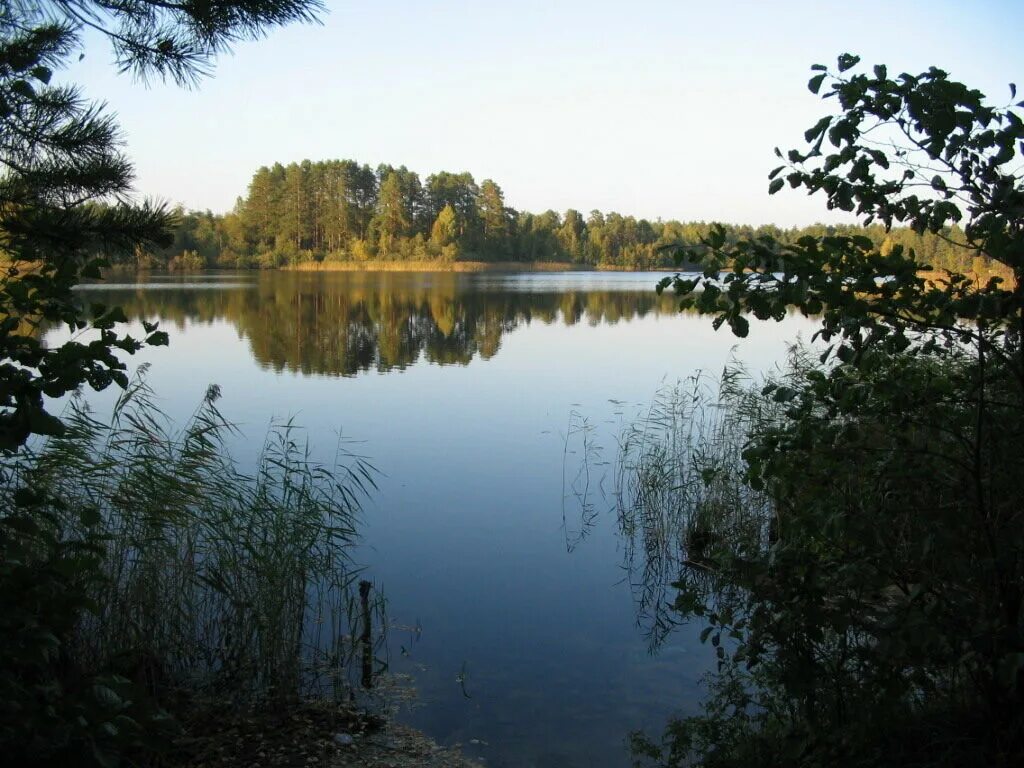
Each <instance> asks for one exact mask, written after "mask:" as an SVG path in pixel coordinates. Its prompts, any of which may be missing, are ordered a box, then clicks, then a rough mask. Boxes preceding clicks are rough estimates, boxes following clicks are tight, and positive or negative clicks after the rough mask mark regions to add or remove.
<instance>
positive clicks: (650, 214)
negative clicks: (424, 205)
mask: <svg viewBox="0 0 1024 768" xmlns="http://www.w3.org/2000/svg"><path fill="white" fill-rule="evenodd" d="M1022 29H1024V2H1022V1H1021V0H1002V1H996V0H992V1H991V2H986V1H984V0H973V1H970V2H968V1H967V0H959V1H958V2H951V1H948V0H927V2H917V1H916V0H907V1H904V2H899V1H897V0H890V1H889V2H875V0H860V1H858V2H854V1H853V0H846V2H833V1H832V0H818V1H817V2H803V1H802V0H801V1H798V0H775V1H774V2H764V1H763V0H762V1H760V2H727V1H725V0H723V1H722V2H717V3H712V2H693V1H691V0H676V1H675V2H654V1H653V0H651V1H647V0H632V1H631V2H617V3H611V2H603V0H587V1H586V2H583V1H579V0H545V1H543V2H535V1H534V0H521V1H520V2H515V3H500V4H499V3H495V2H491V1H490V0H485V1H484V2H481V1H480V0H476V1H475V2H474V1H471V0H466V1H458V2H457V1H454V0H453V1H451V2H423V1H422V0H421V1H420V2H416V1H415V0H406V1H404V2H399V1H398V0H354V1H352V0H327V12H326V13H325V14H323V17H322V24H321V25H312V26H310V25H306V26H290V27H285V28H281V29H274V30H271V31H270V33H269V35H268V36H267V37H266V38H265V39H262V40H258V41H254V42H246V43H243V44H240V45H238V46H236V47H235V49H234V51H233V52H232V53H231V54H229V55H225V56H222V57H221V58H220V59H219V60H218V63H217V67H216V70H215V73H214V75H213V76H212V77H210V78H206V79H204V80H203V81H202V82H201V83H200V84H199V86H198V87H197V88H195V89H191V90H185V89H181V88H179V87H177V86H175V85H173V84H163V83H160V82H157V83H150V84H149V85H148V86H147V85H145V84H141V83H138V82H134V81H133V80H132V78H131V77H130V76H127V75H119V74H117V72H116V68H115V67H114V66H113V63H112V60H113V55H112V53H111V51H110V49H109V47H108V46H107V45H106V44H105V42H104V41H103V40H101V39H97V38H96V37H95V36H87V37H86V38H85V54H86V55H85V57H84V58H83V59H82V60H81V61H80V62H78V63H76V64H74V65H73V66H71V67H69V69H68V70H67V71H66V73H64V77H65V79H67V80H70V81H74V82H77V83H80V84H81V85H82V86H83V88H84V90H85V93H86V94H87V95H88V96H89V97H91V98H94V99H96V100H101V101H105V102H106V103H107V105H108V107H109V109H110V110H111V111H113V112H114V113H116V114H117V116H118V119H119V122H120V124H121V126H122V129H123V134H124V137H125V140H126V151H127V154H128V155H129V157H131V158H132V160H133V161H134V163H135V168H136V184H135V188H136V191H137V193H138V195H139V196H141V197H150V198H155V199H158V200H162V201H167V202H171V203H181V204H183V205H184V206H185V207H187V208H192V209H200V210H205V209H210V210H213V211H215V212H225V211H228V210H230V209H231V208H232V207H233V206H234V204H235V201H236V199H237V198H238V197H239V196H243V195H244V194H245V192H246V188H247V186H248V183H249V180H250V179H251V177H252V174H253V172H254V171H255V170H256V169H257V168H258V167H260V166H261V165H271V164H273V163H274V162H281V163H284V164H287V163H289V162H293V161H300V160H302V159H305V158H308V159H310V160H327V159H336V158H350V159H353V160H357V161H359V162H361V163H363V162H365V163H369V164H370V165H371V166H376V165H377V164H378V163H389V164H391V165H395V166H398V165H405V166H407V167H409V168H410V169H411V170H414V171H417V172H419V174H420V175H421V177H423V178H425V177H426V176H427V175H429V174H430V173H433V172H436V171H439V170H447V171H453V172H461V171H469V172H471V173H472V174H473V175H474V177H475V178H476V180H477V181H478V182H479V181H481V180H483V179H485V178H492V179H494V180H495V181H496V182H497V183H498V184H499V185H500V186H501V187H502V189H503V190H504V192H505V201H506V204H507V205H511V206H512V207H514V208H516V209H519V210H528V211H533V212H540V211H544V210H547V209H549V208H550V209H554V210H557V211H564V210H566V209H567V208H576V209H578V210H581V211H583V212H588V211H590V210H592V209H599V210H602V211H605V212H607V211H618V212H620V213H622V214H632V215H635V216H638V217H646V218H649V219H656V218H664V219H680V220H684V221H697V220H701V221H712V220H714V221H729V222H737V223H748V224H764V223H775V224H779V225H782V226H798V225H802V224H809V223H813V222H816V221H825V222H832V221H841V220H843V219H840V218H838V217H837V215H836V214H830V213H829V212H828V211H826V210H825V207H824V204H823V202H822V200H821V198H820V197H811V198H808V197H807V196H806V195H805V194H804V193H803V192H801V191H791V190H788V189H787V190H785V191H783V192H781V193H779V194H777V195H775V196H772V197H769V196H768V194H767V184H768V182H767V174H768V172H769V171H770V170H771V169H772V168H773V167H775V165H776V164H777V163H776V162H775V160H776V158H775V156H774V154H773V148H774V147H776V146H780V147H782V148H783V149H789V148H793V147H799V146H800V145H801V144H802V141H803V139H802V136H803V131H804V130H805V129H807V128H808V127H810V126H811V125H812V124H814V123H815V122H816V121H817V119H818V118H819V117H821V116H822V115H824V114H828V113H829V111H830V110H832V109H834V107H833V104H832V102H822V101H821V100H820V99H819V98H818V97H815V96H813V95H812V94H811V93H810V92H809V91H808V90H807V87H806V83H807V80H808V77H809V74H810V72H809V68H810V65H811V64H814V63H818V62H820V63H828V64H833V63H834V62H835V58H836V56H837V55H838V54H840V53H843V52H850V53H855V54H858V55H860V56H861V57H862V59H863V61H864V63H865V64H875V63H885V64H887V65H888V66H889V69H890V72H901V71H911V72H920V71H922V70H924V69H927V68H928V67H930V66H933V65H934V66H938V67H941V68H942V69H945V70H947V71H948V72H950V73H951V75H952V76H953V77H954V78H955V79H958V80H960V81H962V82H965V83H967V84H968V85H970V86H972V87H975V88H979V89H981V90H982V91H983V92H984V93H986V94H988V96H989V97H990V98H991V99H992V101H993V102H996V103H1006V102H1007V101H1008V100H1009V91H1008V86H1007V84H1008V83H1010V82H1018V83H1021V85H1022V89H1024V46H1021V45H1020V32H1021V30H1022Z"/></svg>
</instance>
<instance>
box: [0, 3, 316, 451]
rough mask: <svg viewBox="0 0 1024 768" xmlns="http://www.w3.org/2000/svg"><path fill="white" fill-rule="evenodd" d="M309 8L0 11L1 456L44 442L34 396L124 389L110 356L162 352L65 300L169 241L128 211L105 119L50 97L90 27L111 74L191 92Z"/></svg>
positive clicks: (46, 7) (306, 15) (68, 97)
mask: <svg viewBox="0 0 1024 768" xmlns="http://www.w3.org/2000/svg"><path fill="white" fill-rule="evenodd" d="M319 7H320V6H319V4H318V2H316V0H286V2H278V1H277V0H231V1H230V2H220V3H193V2H188V3H182V4H169V3H163V2H156V0H128V1H127V2H118V3H109V2H97V1H96V0H81V1H79V0H74V1H72V0H49V1H45V0H43V1H41V2H34V1H30V0H19V1H18V2H11V3H4V5H3V7H2V9H0V258H2V260H3V276H2V278H0V280H2V282H0V361H2V363H0V450H6V451H10V450H14V449H16V448H17V447H18V446H20V445H22V444H23V443H24V442H25V440H26V439H27V438H28V436H29V435H30V434H33V433H36V434H57V433H59V431H60V429H61V424H60V422H59V420H57V419H55V418H54V417H53V416H52V415H50V414H48V413H47V412H46V410H45V406H44V397H51V398H55V397H60V396H62V395H64V394H66V393H68V392H70V391H73V390H74V389H76V388H77V387H78V386H79V385H81V384H88V385H89V386H91V387H93V388H94V389H104V388H106V387H107V386H109V385H110V384H111V383H116V384H118V385H120V386H122V387H124V386H126V384H127V377H126V374H125V365H124V362H123V360H122V359H121V358H120V357H119V356H118V353H129V354H131V353H134V352H136V351H138V350H139V349H140V348H141V347H142V346H143V345H144V344H165V343H166V342H167V337H166V335H165V334H164V333H163V332H162V331H159V330H157V328H156V327H155V326H147V327H146V334H145V337H144V339H135V338H132V337H131V336H130V335H128V334H124V333H121V332H119V330H118V324H119V323H121V322H123V320H124V318H123V316H122V315H121V314H120V312H119V311H118V310H116V309H108V308H106V307H98V308H96V309H95V312H94V314H93V316H92V317H88V316H86V315H85V314H84V312H83V310H82V308H81V307H80V305H79V303H78V302H77V300H76V297H75V295H74V294H73V292H72V288H73V287H74V285H75V284H76V283H78V282H80V281H81V279H82V278H86V277H98V276H99V268H100V267H101V266H103V265H104V264H106V263H108V262H109V261H111V260H117V259H123V258H125V257H130V256H132V255H133V254H134V253H136V252H138V251H140V250H143V251H144V250H147V249H152V248H154V247H156V246H159V245H166V244H167V243H168V242H169V237H168V228H169V225H170V224H171V223H172V221H173V218H172V215H171V213H170V212H169V211H167V210H166V209H164V208H162V207H160V206H152V205H150V204H145V203H144V204H141V205H140V204H134V203H132V202H131V201H130V199H129V192H130V186H131V181H132V168H131V164H130V163H129V162H128V161H127V159H126V158H125V157H124V156H123V155H122V154H121V151H120V148H119V145H120V143H121V142H120V137H119V135H118V131H117V129H116V126H115V125H114V122H113V120H112V118H111V117H110V116H109V115H105V114H104V113H103V110H102V108H101V107H99V106H98V105H96V104H91V103H89V102H87V101H86V100H85V99H84V98H83V96H82V94H81V92H80V91H79V90H78V89H77V88H75V87H73V86H66V85H54V84H51V80H52V78H53V75H54V71H55V70H56V69H58V68H59V67H60V66H62V65H63V63H64V62H65V61H66V60H67V59H68V58H69V57H70V56H71V55H73V53H74V52H75V51H76V49H78V48H80V45H81V41H80V32H81V30H82V29H83V28H89V29H92V30H95V31H98V32H99V33H101V34H103V35H104V36H105V37H106V38H107V39H108V40H109V41H110V42H111V44H112V46H113V48H114V52H115V55H116V58H117V62H118V64H119V66H120V68H121V69H122V70H127V71H131V72H133V73H134V74H136V75H137V76H139V77H142V78H145V77H148V76H150V75H156V76H160V77H170V78H172V79H174V80H176V81H177V82H179V83H190V82H193V81H194V80H195V78H197V77H198V76H199V75H201V74H203V73H204V72H205V71H206V70H207V69H208V67H209V65H210V63H211V61H212V58H213V56H214V55H215V54H216V53H218V52H221V51H223V50H224V49H225V48H226V47H227V46H229V45H230V44H231V43H232V42H235V41H237V40H239V39H243V38H252V37H257V36H259V35H261V34H262V33H263V32H264V31H265V30H266V29H267V27H269V26H273V25H276V24H281V23H286V22H290V21H296V20H300V21H301V20H309V19H311V18H312V14H313V13H314V12H315V11H316V10H317V9H318V8H319ZM40 321H46V322H48V323H61V324H65V325H67V326H68V327H70V329H71V330H72V331H73V332H77V331H82V330H83V329H85V328H89V327H91V328H93V329H95V330H96V331H98V338H94V339H93V340H91V341H89V342H88V343H83V342H80V341H78V340H71V341H68V342H67V343H65V344H64V345H62V346H61V347H60V348H57V349H46V348H45V347H43V345H42V343H41V342H40V339H39V337H38V334H37V333H35V328H36V326H37V324H38V323H39V322H40Z"/></svg>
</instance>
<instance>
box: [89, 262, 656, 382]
mask: <svg viewBox="0 0 1024 768" xmlns="http://www.w3.org/2000/svg"><path fill="white" fill-rule="evenodd" d="M244 279H246V280H249V279H253V278H251V277H248V276H246V277H245V278H244ZM204 287H208V288H211V289H210V290H192V289H190V288H188V287H187V286H183V285H181V284H174V283H170V282H167V281H161V279H160V278H152V282H150V283H148V284H146V283H140V284H137V285H135V286H132V287H125V288H116V287H111V288H109V289H108V288H94V289H92V290H89V291H87V292H86V293H85V297H86V298H87V300H88V301H91V302H101V303H104V304H108V305H119V306H121V307H122V308H123V309H124V311H125V313H126V314H127V315H128V316H129V318H133V319H139V318H150V319H151V318H159V319H161V320H162V321H163V323H164V327H165V328H170V326H172V325H177V327H178V328H179V329H181V328H184V327H185V325H186V324H190V323H212V322H224V321H227V322H230V323H232V324H233V325H234V326H235V328H236V329H237V330H238V333H239V335H240V336H242V337H243V338H245V339H247V340H248V342H249V344H250V347H251V350H252V354H253V357H254V358H255V359H256V361H257V362H258V363H259V364H260V365H261V366H263V367H265V368H270V369H273V370H275V371H294V372H301V373H304V374H327V375H333V376H354V375H357V374H359V373H361V372H365V371H380V372H384V371H392V370H401V369H404V368H406V367H407V366H409V365H412V364H413V363H415V362H417V361H419V360H421V359H424V360H427V361H429V362H431V363H435V364H439V365H467V364H468V363H469V362H470V361H472V360H473V359H475V358H480V359H483V360H488V359H490V358H492V357H494V356H495V355H496V354H498V351H499V350H500V349H501V343H502V339H503V338H504V336H505V335H506V334H508V333H510V332H512V331H514V330H516V329H517V328H519V327H521V326H523V325H529V324H530V323H531V322H541V323H544V324H545V325H550V324H554V323H562V324H565V325H574V324H576V323H579V322H586V323H588V324H590V325H599V324H613V323H618V322H622V321H630V320H632V319H635V318H639V317H644V316H646V315H648V314H651V313H654V314H666V313H667V314H674V312H675V307H674V302H673V300H672V299H671V298H670V297H658V296H657V295H655V294H654V292H653V291H635V290H593V291H591V290H585V289H584V290H579V289H577V290H564V289H562V288H561V287H559V288H552V289H549V290H540V291H536V290H517V289H515V287H514V286H513V287H510V286H508V285H503V284H502V283H501V282H489V283H486V284H485V285H484V286H483V287H481V286H479V285H477V284H474V282H473V281H472V280H471V279H470V278H468V277H467V276H465V275H458V274H446V273H439V274H407V273H406V274H403V273H334V274H316V273H312V274H311V273H302V272H275V273H270V274H259V275H258V276H256V277H255V280H254V282H253V283H251V284H244V285H242V286H240V285H239V284H238V283H232V284H229V285H226V286H224V287H218V286H217V285H216V283H213V284H211V285H209V286H204ZM172 339H173V333H172Z"/></svg>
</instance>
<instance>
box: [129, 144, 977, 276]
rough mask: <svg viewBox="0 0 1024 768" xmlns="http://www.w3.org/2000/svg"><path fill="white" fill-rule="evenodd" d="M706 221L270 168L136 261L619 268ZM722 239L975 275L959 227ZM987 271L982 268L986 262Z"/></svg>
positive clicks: (736, 229) (483, 189) (401, 177)
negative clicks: (527, 207) (829, 240)
mask: <svg viewBox="0 0 1024 768" xmlns="http://www.w3.org/2000/svg"><path fill="white" fill-rule="evenodd" d="M711 228H712V225H711V224H710V223H705V222H693V221H691V222H681V221H676V220H671V221H663V220H660V219H658V220H653V221H652V220H649V219H644V218H639V219H638V218H636V217H634V216H626V215H622V214H620V213H616V212H611V213H602V212H601V211H596V210H594V211H591V212H590V213H589V214H587V215H584V214H583V213H581V212H580V211H578V210H575V209H572V208H570V209H569V210H567V211H565V213H559V212H557V211H553V210H548V211H544V212H543V213H529V212H526V211H517V210H515V209H514V208H512V207H510V206H508V205H506V204H505V196H504V193H503V192H502V189H501V187H500V186H499V185H498V184H497V183H495V182H494V181H492V180H491V179H485V180H484V181H482V182H480V183H479V184H478V183H477V182H476V181H475V180H474V178H473V176H472V174H470V173H466V172H463V173H451V172H448V171H441V172H439V173H434V174H431V175H429V176H427V177H426V179H425V180H423V179H421V178H420V176H419V174H418V173H416V172H415V171H411V170H409V169H408V168H406V167H405V166H404V165H403V166H399V167H397V168H396V167H394V166H391V165H379V166H378V167H377V168H376V169H373V168H371V167H370V166H369V165H366V164H362V165H360V164H359V163H358V162H356V161H354V160H326V161H320V162H312V161H309V160H303V161H302V162H301V163H291V164H289V165H287V166H285V165H281V164H280V163H275V164H274V165H273V166H271V167H265V166H264V167H262V168H260V169H259V170H257V171H256V173H255V174H254V175H253V177H252V181H251V182H250V184H249V189H248V192H247V194H246V196H245V197H244V198H239V199H238V201H237V203H236V205H235V208H234V210H233V211H231V212H230V213H227V214H224V215H219V214H214V213H212V212H210V211H206V212H198V211H191V212H186V211H184V210H181V209H179V211H178V222H177V225H176V227H175V228H174V240H173V243H171V245H169V246H168V247H166V248H162V249H158V250H155V251H147V252H140V253H138V254H136V258H137V260H138V264H139V265H140V266H148V267H163V266H167V267H170V268H172V269H174V268H179V269H203V268H278V267H283V266H288V265H294V264H300V263H304V262H316V261H350V262H357V263H358V262H366V261H371V260H373V261H411V262H416V261H422V262H427V261H433V262H436V261H444V262H454V261H482V262H561V263H566V264H578V265H590V266H600V267H611V268H616V267H617V268H622V269H652V268H662V267H665V268H667V267H672V266H673V264H674V263H675V262H674V260H673V250H677V249H678V246H696V245H699V244H700V243H701V242H703V241H704V240H705V239H706V238H707V236H708V234H709V233H710V231H711ZM725 233H726V237H727V239H728V241H729V242H738V241H741V240H751V239H755V238H760V237H765V236H767V237H771V238H773V239H774V240H776V241H779V242H787V243H795V242H797V241H798V240H799V239H800V238H802V237H825V236H832V235H842V236H851V235H864V236H867V237H868V238H869V239H870V240H871V241H872V243H873V244H874V245H875V246H876V247H878V248H881V249H882V250H883V251H885V250H888V249H891V248H892V247H893V246H896V245H900V246H903V248H904V249H911V248H912V249H913V250H914V251H915V253H916V254H917V258H918V260H919V261H920V262H921V263H926V264H929V265H931V266H933V267H935V268H936V269H950V270H953V271H982V270H981V269H979V267H980V266H981V265H978V264H975V263H974V260H973V259H972V258H970V257H965V255H964V249H963V248H961V247H959V246H958V245H957V243H958V242H961V241H962V233H961V232H959V230H958V229H957V228H956V227H951V228H947V229H945V230H943V231H941V232H938V233H931V232H925V233H922V234H918V233H916V232H914V231H913V230H911V229H907V228H896V229H893V230H891V231H888V232H887V231H886V229H885V227H883V226H882V225H872V226H866V227H861V226H848V225H838V226H836V225H833V226H829V225H824V224H814V225H811V226H805V227H799V228H791V229H782V228H780V227H777V226H774V225H767V226H759V227H752V226H747V225H740V224H728V225H725ZM986 266H987V265H986Z"/></svg>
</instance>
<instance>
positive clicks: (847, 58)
mask: <svg viewBox="0 0 1024 768" xmlns="http://www.w3.org/2000/svg"><path fill="white" fill-rule="evenodd" d="M837 63H838V67H839V71H840V72H845V71H846V70H848V69H850V68H852V67H855V66H857V64H859V63H860V56H854V55H852V54H849V53H844V54H841V55H840V56H839V59H838V60H837Z"/></svg>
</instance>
